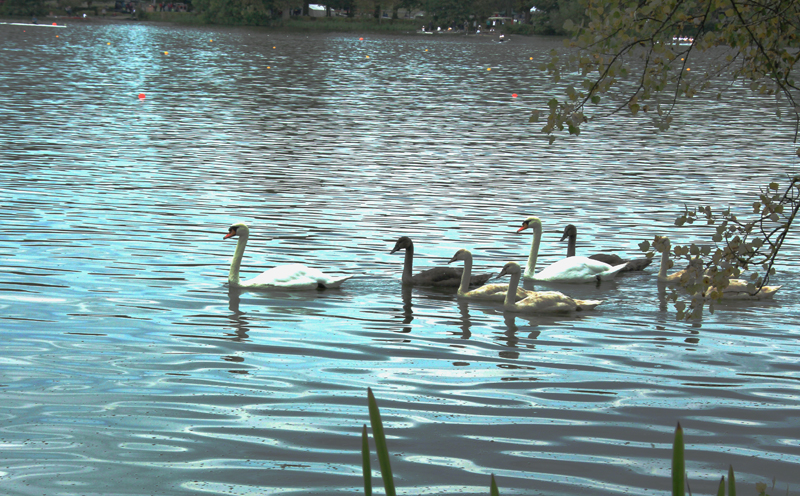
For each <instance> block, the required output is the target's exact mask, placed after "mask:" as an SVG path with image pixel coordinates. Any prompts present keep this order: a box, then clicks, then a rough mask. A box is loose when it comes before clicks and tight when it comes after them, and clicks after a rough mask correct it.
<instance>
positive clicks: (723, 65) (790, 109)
mask: <svg viewBox="0 0 800 496" xmlns="http://www.w3.org/2000/svg"><path fill="white" fill-rule="evenodd" d="M582 2H583V3H584V5H585V7H586V11H585V12H586V16H587V19H586V20H585V21H583V22H581V23H580V24H577V23H575V22H573V21H572V20H566V21H565V23H564V28H565V29H566V30H567V31H570V32H572V33H573V38H572V39H571V40H569V41H568V46H569V47H570V48H571V49H572V50H570V51H569V52H568V53H567V54H566V55H564V54H560V53H556V52H555V51H554V52H553V53H551V57H550V60H549V62H547V63H545V64H543V67H542V68H543V69H544V70H546V71H547V72H548V73H550V74H551V75H552V76H553V78H554V79H555V80H556V81H562V80H563V78H565V77H568V78H570V81H571V82H572V80H573V79H575V77H576V76H575V75H576V74H579V75H580V76H577V79H578V80H577V81H574V82H573V84H568V85H567V87H566V97H565V98H562V99H558V98H552V99H551V100H550V101H549V102H548V108H547V109H546V110H543V111H535V112H534V113H533V115H532V116H531V119H530V120H531V122H541V121H543V127H542V128H541V130H542V132H543V133H545V134H546V135H548V137H549V139H550V142H551V143H552V142H553V140H554V139H555V138H556V136H557V135H558V134H560V133H569V134H572V135H579V134H580V132H581V126H582V124H584V123H585V122H588V121H589V119H594V118H600V117H604V116H605V117H607V116H611V115H618V114H628V115H647V116H650V119H651V122H652V124H653V125H654V126H655V127H656V128H658V129H659V130H660V131H666V130H668V129H669V127H670V125H671V123H672V120H673V114H674V113H675V112H676V111H678V110H679V106H680V105H679V104H680V103H681V102H682V101H684V100H685V99H688V98H692V97H693V96H695V95H697V94H698V93H700V92H703V91H710V88H711V87H712V86H711V83H712V82H714V81H731V82H733V81H740V82H745V83H746V84H747V85H749V87H750V89H752V90H753V91H755V92H758V93H761V94H764V95H770V96H773V97H774V98H775V102H776V103H775V112H776V116H777V118H778V119H781V118H782V117H783V116H784V115H786V116H789V117H791V121H792V129H791V133H790V134H791V136H792V138H793V140H794V142H795V143H796V142H797V136H798V131H800V106H799V105H798V103H799V102H798V99H800V88H798V85H797V81H796V80H795V79H794V72H793V71H794V69H795V67H796V66H797V65H798V62H800V50H798V48H800V39H799V38H798V33H800V2H797V1H796V0H761V1H759V2H755V1H752V0H648V1H646V2H645V1H626V0H616V1H611V2H594V1H592V0H582ZM701 54H702V55H703V57H704V58H705V63H704V65H705V66H707V69H705V70H704V71H691V70H690V68H691V66H690V64H692V63H693V62H694V61H695V60H696V59H697V58H698V57H699V56H700V55H701ZM714 96H716V97H717V98H719V99H723V98H724V97H725V96H726V95H725V90H724V89H722V90H716V94H715V95H714ZM592 109H595V110H596V111H597V113H596V114H594V115H592V113H591V110H592ZM798 155H800V150H798ZM787 169H789V165H788V164H787ZM799 209H800V178H799V177H794V175H793V174H788V186H784V187H781V186H780V185H779V184H778V183H775V182H773V183H770V184H769V185H767V186H766V187H764V188H763V189H762V190H761V191H760V193H759V197H758V200H757V201H755V202H754V203H753V211H752V215H753V218H752V219H751V220H742V219H740V218H739V217H737V215H736V214H735V213H733V212H731V211H730V210H726V211H717V210H716V209H714V210H712V209H711V207H709V206H700V207H697V208H688V207H687V208H685V209H684V211H683V213H682V214H681V215H680V216H679V217H678V219H677V220H676V225H678V226H680V225H684V224H691V223H694V222H696V221H700V222H705V223H706V224H708V225H709V226H711V227H712V229H713V232H712V239H713V241H714V242H715V243H716V246H715V247H713V248H712V247H708V246H698V245H694V244H692V245H689V246H674V247H672V248H669V247H665V246H664V244H663V243H661V242H660V241H659V240H658V239H657V240H656V241H655V242H654V243H653V245H651V244H650V243H649V242H645V243H642V245H640V246H641V248H642V249H643V250H644V251H648V252H649V251H650V249H651V248H652V247H653V246H654V247H655V249H656V250H659V251H660V250H663V249H671V251H672V254H673V257H674V258H675V257H677V258H680V259H684V260H687V261H689V262H691V267H693V269H692V270H690V271H688V276H687V277H686V280H685V281H683V282H682V286H683V287H684V288H685V289H686V290H687V293H688V298H689V301H688V304H687V303H686V302H684V301H679V296H678V295H677V293H673V294H672V299H673V301H676V306H677V308H678V316H679V318H693V317H698V316H699V315H700V314H701V312H702V309H703V307H704V304H705V303H706V302H710V304H711V309H712V311H713V304H714V302H715V301H717V300H718V299H719V298H720V297H721V295H722V291H723V290H725V288H727V287H729V285H730V284H731V283H732V281H733V279H734V278H740V277H745V273H747V275H746V278H745V283H746V284H747V286H748V292H750V293H752V294H753V295H757V294H758V293H759V291H760V290H761V288H762V287H763V286H765V285H766V284H767V283H768V282H769V280H770V277H771V276H772V275H774V274H775V264H776V261H777V257H778V255H779V253H780V250H781V248H782V246H783V241H784V240H785V238H786V235H787V234H788V232H789V229H790V227H791V225H792V223H793V221H794V219H795V217H796V215H797V213H798V210H799ZM653 255H654V253H653V252H649V253H648V256H653Z"/></svg>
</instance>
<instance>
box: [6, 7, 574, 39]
mask: <svg viewBox="0 0 800 496" xmlns="http://www.w3.org/2000/svg"><path fill="white" fill-rule="evenodd" d="M133 3H134V6H135V7H136V14H135V16H136V18H137V19H140V20H151V21H166V22H177V23H182V24H216V25H231V26H265V27H271V28H279V29H286V30H292V31H379V32H394V33H396V32H406V31H410V30H413V31H416V30H419V29H420V28H421V27H422V26H423V25H425V26H428V27H433V28H434V29H435V28H437V27H442V28H445V29H446V28H453V29H454V30H464V29H466V30H467V31H474V30H475V29H476V28H478V27H484V26H486V24H487V21H489V22H491V21H490V19H493V20H495V21H496V20H497V19H499V18H502V20H501V21H499V22H497V25H496V26H493V27H495V28H496V30H497V31H500V32H505V33H511V34H565V32H564V30H563V26H564V23H565V21H566V20H567V19H570V20H571V21H572V22H574V23H580V22H581V20H582V19H583V18H584V7H583V6H582V5H581V4H580V2H579V0H467V1H454V0H328V1H327V2H324V5H325V6H326V7H327V9H326V11H325V12H324V16H323V17H315V16H312V15H309V14H310V13H311V12H310V9H309V5H310V2H308V1H303V2H300V1H299V0H188V1H187V2H186V5H187V6H188V10H189V12H162V11H155V12H153V11H152V10H150V9H148V6H150V5H151V4H150V3H149V2H133ZM318 3H319V2H318ZM87 4H88V5H87ZM57 5H58V6H57V7H56V8H55V10H58V11H59V13H62V12H61V11H63V10H64V9H66V8H67V7H70V8H71V9H72V12H74V13H76V14H80V13H84V12H86V13H88V14H89V15H98V10H99V9H100V7H98V3H97V2H92V1H91V0H90V1H89V2H85V1H84V0H60V1H59V2H58V4H57ZM107 8H108V10H109V11H111V10H112V8H111V6H110V5H109V6H108V7H107ZM53 9H54V7H53V6H52V5H46V4H45V0H4V1H0V15H4V16H16V17H30V16H44V15H46V14H48V13H49V12H50V11H53ZM148 10H149V11H148ZM511 18H513V19H514V20H513V21H512V20H511Z"/></svg>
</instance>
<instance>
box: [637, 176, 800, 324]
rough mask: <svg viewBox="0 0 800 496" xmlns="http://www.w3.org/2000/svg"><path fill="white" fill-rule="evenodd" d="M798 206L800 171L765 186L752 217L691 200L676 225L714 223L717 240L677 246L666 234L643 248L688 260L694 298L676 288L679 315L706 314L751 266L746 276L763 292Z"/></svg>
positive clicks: (684, 281)
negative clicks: (784, 182)
mask: <svg viewBox="0 0 800 496" xmlns="http://www.w3.org/2000/svg"><path fill="white" fill-rule="evenodd" d="M798 211H800V176H796V177H790V178H789V182H788V184H787V185H786V186H785V187H783V188H782V187H781V186H780V184H779V183H777V182H772V183H770V184H768V185H767V186H766V187H764V188H762V189H761V191H760V194H759V199H758V201H755V202H753V211H752V213H751V215H750V216H749V217H748V218H747V219H745V218H739V217H737V216H736V215H735V214H734V213H733V212H731V210H730V208H728V209H725V210H721V211H715V210H712V208H711V207H710V206H699V207H697V208H689V207H688V206H685V207H684V211H683V213H682V214H681V215H679V216H678V218H677V219H675V225H676V226H678V227H681V226H685V225H687V224H688V225H692V224H703V225H707V226H709V227H710V228H711V229H713V234H712V236H711V239H712V241H713V244H712V245H709V244H704V245H697V244H694V243H692V244H689V245H676V246H674V247H673V246H671V245H670V244H669V242H668V241H667V240H666V239H665V238H661V237H658V236H657V237H656V238H655V240H654V242H653V243H652V244H651V243H649V242H647V241H645V242H642V243H640V244H639V248H640V249H641V250H642V251H644V252H647V256H648V257H652V256H654V255H655V253H656V252H658V253H663V252H664V251H669V252H670V253H671V260H672V259H684V260H686V261H687V262H688V267H687V270H686V271H685V272H684V273H683V275H682V276H681V279H680V284H679V286H680V287H681V288H682V289H683V290H684V291H685V293H686V294H687V295H688V298H689V302H688V304H687V303H686V302H684V301H680V300H679V295H678V292H677V290H675V291H672V293H671V294H670V295H669V299H671V300H672V301H673V302H675V307H676V309H677V310H678V318H679V319H687V320H688V319H696V318H699V317H700V316H701V315H702V310H703V307H704V305H705V304H706V303H708V305H709V308H710V310H711V311H712V312H713V311H714V305H715V303H717V302H719V301H720V300H721V299H722V298H723V292H724V291H725V289H726V288H727V287H728V286H729V285H730V284H731V282H732V281H733V279H735V278H741V277H742V275H743V274H744V273H745V272H748V273H749V275H748V276H747V278H746V279H745V281H747V284H746V290H747V292H748V293H750V294H751V295H757V294H758V292H759V291H761V289H762V288H763V287H764V286H766V285H767V284H768V283H769V281H770V278H771V277H772V276H774V275H775V273H776V270H775V264H776V262H777V260H778V256H779V254H780V251H781V248H782V247H783V244H784V242H785V240H786V237H787V235H788V234H789V230H790V228H791V226H792V224H793V223H794V221H795V219H796V217H797V214H798ZM738 284H740V285H744V284H743V283H738Z"/></svg>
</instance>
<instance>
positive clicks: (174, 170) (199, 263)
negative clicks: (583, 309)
mask: <svg viewBox="0 0 800 496" xmlns="http://www.w3.org/2000/svg"><path fill="white" fill-rule="evenodd" d="M212 40H213V41H212ZM559 46H561V44H560V42H559V41H558V40H549V39H536V38H532V39H522V38H515V39H514V40H512V42H511V43H505V44H498V43H495V42H494V41H493V40H492V39H490V38H475V37H470V38H467V37H447V36H442V37H435V36H427V37H425V36H418V37H414V36H408V37H383V36H364V39H363V40H359V36H358V35H311V36H307V35H287V34H276V33H270V32H266V31H260V30H246V29H192V28H176V27H169V26H161V25H146V24H134V23H129V24H123V23H117V24H109V25H101V24H88V25H71V26H69V27H68V28H66V29H52V28H44V27H39V28H30V27H29V28H27V29H23V28H21V27H19V26H8V25H0V54H2V59H3V62H2V64H0V87H2V88H3V92H2V95H0V102H2V103H1V104H0V191H1V192H2V196H1V198H2V205H3V208H2V209H0V229H1V230H2V231H1V232H2V234H1V236H0V257H2V258H0V260H2V272H1V273H0V332H2V337H3V339H2V340H0V448H2V449H1V450H0V458H2V460H1V463H0V487H2V489H1V490H0V492H2V493H4V494H37V495H38V494H47V495H56V494H65V495H66V494H69V495H71V494H84V495H100V494H103V495H109V494H119V495H149V494H159V495H190V494H191V495H194V494H277V493H281V494H284V493H290V492H294V493H296V494H336V493H339V494H341V493H348V494H355V493H358V492H360V491H362V490H363V489H359V488H360V487H362V479H361V467H360V454H359V450H360V432H361V427H362V425H363V424H365V423H367V422H368V418H367V402H366V390H367V387H371V388H373V391H374V392H375V394H376V396H377V398H378V401H379V404H380V406H381V410H382V413H383V417H384V425H385V428H386V430H387V433H388V434H389V436H390V438H389V441H388V442H389V449H390V451H391V452H392V454H393V456H392V463H393V469H394V473H395V476H396V482H397V485H398V486H399V487H400V488H401V493H403V494H431V493H435V494H455V493H472V494H475V493H486V491H487V490H488V486H489V474H492V473H493V474H495V476H496V477H497V481H498V484H499V486H500V488H501V492H502V493H503V494H539V493H542V494H564V495H577V494H581V495H595V494H597V495H600V494H603V495H607V494H620V493H636V494H643V493H645V494H647V493H650V494H665V493H667V491H668V489H669V487H670V486H669V472H670V461H669V456H670V454H671V443H672V435H673V430H674V428H675V425H676V422H678V421H680V422H681V424H682V425H683V427H684V429H685V431H686V439H687V458H688V463H687V470H688V472H689V478H690V481H691V487H692V490H693V491H694V493H695V494H701V493H702V494H710V493H712V492H715V491H716V484H717V481H718V480H719V477H720V476H721V475H722V474H723V473H725V471H726V470H727V467H728V465H729V464H732V465H733V466H734V468H735V469H736V470H737V479H738V480H739V483H740V485H741V486H742V489H741V491H745V493H746V494H749V492H747V491H750V490H751V489H752V487H753V486H752V484H753V483H755V482H766V481H769V480H771V479H772V478H773V477H775V478H776V479H777V488H778V489H779V491H776V492H778V493H781V492H785V486H786V485H789V486H790V491H791V494H795V491H797V487H798V484H800V476H798V470H797V465H798V462H800V440H799V439H800V438H799V437H798V422H799V421H800V413H799V412H800V410H798V406H799V404H798V403H799V402H798V380H800V366H798V355H799V354H800V345H798V337H800V325H798V323H797V315H798V294H799V292H798V289H797V286H798V282H799V280H800V270H798V268H797V264H796V260H797V257H798V245H797V243H796V241H795V240H794V239H792V240H791V245H790V246H788V248H786V250H787V252H786V258H785V261H786V262H785V263H783V264H782V265H781V266H780V267H779V274H778V276H777V277H776V282H777V283H778V284H782V285H783V289H782V290H781V291H780V293H779V294H778V296H777V297H776V300H775V302H773V303H759V304H749V305H745V306H723V307H722V308H719V309H718V310H717V311H716V312H715V313H714V314H706V315H705V317H704V319H703V321H702V322H696V323H681V322H676V321H675V313H674V309H672V308H671V307H669V306H667V305H666V303H665V302H664V300H663V295H662V297H660V296H659V293H658V291H657V288H656V284H655V273H656V270H657V268H654V267H650V268H648V269H647V270H646V271H645V272H644V273H637V274H630V275H624V276H622V277H620V278H618V280H617V281H615V282H613V283H607V284H603V285H601V286H600V287H595V286H593V285H586V286H574V287H567V288H559V289H562V290H564V291H566V292H569V293H571V294H572V295H573V296H576V297H583V298H596V299H603V300H605V303H604V304H603V305H601V307H599V309H598V310H597V311H596V312H593V313H586V314H583V315H581V316H580V317H577V318H570V317H558V318H554V317H524V316H515V315H514V314H509V313H504V312H503V311H502V308H501V306H500V305H499V304H493V303H472V302H471V303H465V302H462V301H458V299H457V298H456V297H455V295H454V294H453V293H452V292H448V291H442V290H437V291H434V290H426V289H422V288H414V289H408V288H402V287H401V284H400V280H399V277H400V271H401V265H402V255H401V254H394V255H390V254H389V251H390V249H391V248H392V246H393V245H394V241H395V240H396V239H397V238H398V237H399V236H401V235H407V236H410V237H411V238H412V239H413V240H414V241H415V243H416V258H415V268H424V267H430V266H434V265H443V264H445V263H446V262H447V260H449V258H450V257H451V256H452V255H453V253H454V252H455V251H456V250H457V249H459V248H469V249H470V250H472V252H473V254H474V256H475V264H476V269H477V270H479V271H481V272H494V273H496V272H499V270H500V268H501V267H502V265H503V264H504V263H505V262H506V261H508V260H515V261H518V262H520V263H524V261H525V259H526V256H527V253H528V249H529V248H528V247H529V244H530V236H529V235H521V234H519V235H518V234H516V233H515V231H516V228H517V227H518V226H519V224H520V222H521V221H522V220H523V219H524V218H526V217H528V216H529V215H538V216H539V217H541V218H542V219H543V221H544V225H545V234H544V241H543V245H542V256H541V257H540V258H541V259H542V260H543V261H544V262H552V261H555V260H557V259H558V258H561V257H563V256H564V254H565V250H566V247H565V246H564V245H563V244H562V243H559V237H560V231H561V230H562V229H563V226H564V225H566V224H567V223H573V224H576V225H577V226H578V229H579V243H578V251H579V253H582V254H589V253H590V252H592V253H593V252H599V251H616V252H618V253H621V254H624V255H628V256H636V255H637V253H638V248H637V245H638V243H639V242H640V241H642V240H645V239H652V238H653V236H654V235H655V234H664V235H669V236H670V237H671V238H672V239H673V241H675V242H677V243H685V242H690V241H706V240H707V239H708V238H707V237H706V233H707V231H705V230H703V229H701V228H698V227H693V228H683V229H678V228H676V227H674V225H673V221H674V219H675V217H676V215H677V214H678V213H679V212H680V211H681V209H682V208H683V205H684V203H687V204H689V205H695V204H697V203H698V202H699V201H705V202H708V203H711V204H713V205H717V206H720V207H723V206H727V205H731V206H732V207H733V208H734V209H741V210H742V213H746V212H747V211H748V209H749V207H748V205H749V204H750V203H751V202H752V201H753V199H754V198H755V194H756V193H757V188H758V186H760V185H763V184H765V183H766V182H768V181H771V180H776V179H777V180H781V179H783V178H785V174H786V173H787V172H788V171H790V170H791V168H792V167H793V166H794V164H795V160H794V159H793V158H792V157H793V150H794V146H793V145H792V144H791V143H790V138H791V129H792V128H791V123H790V122H788V121H786V122H781V121H779V120H778V119H776V118H775V112H774V108H773V102H772V101H771V100H769V99H760V98H759V97H757V96H754V95H752V94H750V93H749V92H747V91H746V90H744V89H738V88H736V87H734V88H732V89H731V90H730V91H731V92H732V93H733V97H732V98H730V99H727V100H722V101H717V100H713V101H709V100H705V99H702V98H700V99H697V100H695V101H693V102H691V104H688V105H687V106H685V107H683V109H682V113H681V114H680V116H679V117H678V119H676V125H675V127H674V128H673V129H672V130H670V131H669V132H668V133H665V134H661V135H659V134H657V133H655V132H654V131H652V130H651V127H650V126H649V125H648V124H647V121H646V120H644V118H641V119H625V118H612V119H607V120H604V121H598V122H597V123H589V124H587V126H586V128H585V130H584V134H583V135H582V136H581V137H580V138H579V139H574V138H571V139H562V140H559V141H557V142H556V143H555V144H553V145H551V146H548V145H547V144H546V141H545V140H544V139H543V137H542V136H541V135H540V134H539V133H538V127H539V125H537V124H529V123H528V117H529V115H530V112H531V110H532V109H533V108H536V107H543V106H544V105H545V103H546V101H547V99H549V98H550V97H551V96H553V95H554V94H555V93H556V91H557V89H558V87H557V86H556V85H554V84H553V83H552V82H551V81H549V80H548V79H547V78H546V77H545V76H544V75H543V74H542V73H541V72H540V71H539V70H538V69H537V63H538V62H539V61H541V60H542V59H543V58H544V57H545V55H546V53H547V52H548V51H549V50H550V49H551V48H554V47H559ZM488 69H491V70H488ZM140 93H143V94H144V95H145V98H144V99H140V98H138V95H139V94H140ZM512 93H516V94H517V95H518V96H517V97H516V98H513V97H512ZM235 221H245V222H247V223H248V224H249V225H250V227H251V238H250V244H249V246H248V249H247V252H246V253H245V258H244V264H243V271H244V272H246V273H247V275H254V274H256V273H259V272H261V271H263V270H265V269H267V268H269V267H272V266H275V265H279V264H283V263H291V262H303V263H307V264H308V265H311V266H313V267H317V268H320V269H323V270H324V271H326V272H331V273H334V274H353V275H354V277H353V278H352V279H351V280H350V281H348V282H347V283H345V285H344V286H343V288H342V289H340V290H327V291H311V292H297V293H287V292H278V291H276V292H268V293H252V292H251V293H248V292H237V291H229V290H228V288H227V282H226V281H227V273H228V264H229V262H230V257H231V255H232V254H233V249H234V246H235V244H234V242H233V241H231V240H227V241H223V240H222V237H223V235H224V234H225V233H226V232H227V228H228V226H229V225H230V224H231V223H233V222H235ZM376 483H377V481H376Z"/></svg>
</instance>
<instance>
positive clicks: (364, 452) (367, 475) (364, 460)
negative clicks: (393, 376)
mask: <svg viewBox="0 0 800 496" xmlns="http://www.w3.org/2000/svg"><path fill="white" fill-rule="evenodd" d="M361 467H362V469H363V471H364V495H365V496H372V467H371V466H370V463H369V440H368V438H367V424H364V430H363V431H362V432H361ZM723 496H725V495H723Z"/></svg>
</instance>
